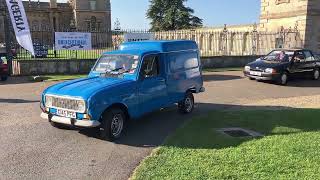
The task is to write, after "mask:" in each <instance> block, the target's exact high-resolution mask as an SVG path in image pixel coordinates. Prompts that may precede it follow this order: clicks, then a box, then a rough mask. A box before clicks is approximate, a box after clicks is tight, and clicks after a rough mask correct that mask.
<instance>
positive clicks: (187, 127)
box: [79, 103, 320, 149]
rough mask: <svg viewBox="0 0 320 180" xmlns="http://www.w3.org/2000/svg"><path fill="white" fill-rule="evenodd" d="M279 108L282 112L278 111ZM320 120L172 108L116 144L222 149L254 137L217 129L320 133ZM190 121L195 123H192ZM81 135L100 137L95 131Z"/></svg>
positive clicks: (211, 107) (273, 111)
mask: <svg viewBox="0 0 320 180" xmlns="http://www.w3.org/2000/svg"><path fill="white" fill-rule="evenodd" d="M279 109H282V110H281V111H277V110H279ZM226 110H227V111H226ZM208 114H209V115H208ZM318 117H320V110H300V109H289V108H286V107H274V106H273V107H271V106H264V107H263V106H236V105H224V104H203V103H201V104H198V105H197V108H196V109H195V111H194V112H193V113H192V114H190V115H181V114H179V113H178V112H177V108H175V107H173V108H169V109H166V110H162V111H158V112H154V113H151V114H149V115H146V116H145V117H143V118H141V119H139V120H133V121H129V122H128V123H127V127H126V130H125V132H124V134H123V136H122V137H121V138H120V139H119V140H117V141H116V142H115V143H116V144H123V145H128V146H135V147H156V146H159V145H164V146H173V147H180V148H199V149H213V148H215V149H220V148H227V147H233V146H238V145H240V144H241V143H243V142H246V141H250V140H252V139H253V138H250V137H246V138H233V137H229V136H226V135H225V134H220V133H218V132H217V131H216V129H217V128H228V127H241V128H245V129H249V130H254V131H257V132H260V133H262V134H265V135H267V136H268V135H281V134H282V135H284V134H292V133H297V132H305V131H306V132H308V131H318V130H320V121H319V119H318ZM190 119H193V120H192V121H189V120H190ZM79 132H80V133H81V134H84V135H86V136H89V137H95V138H98V137H97V133H96V131H95V130H93V129H84V130H80V131H79ZM168 136H170V138H168ZM164 142H165V143H164ZM163 143H164V144H163Z"/></svg>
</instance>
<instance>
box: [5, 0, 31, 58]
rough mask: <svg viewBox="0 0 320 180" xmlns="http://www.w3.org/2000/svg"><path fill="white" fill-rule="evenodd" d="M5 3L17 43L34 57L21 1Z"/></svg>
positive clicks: (12, 0) (10, 0) (14, 0)
mask: <svg viewBox="0 0 320 180" xmlns="http://www.w3.org/2000/svg"><path fill="white" fill-rule="evenodd" d="M6 2H7V6H8V11H9V14H10V18H11V22H12V26H13V29H14V32H15V34H16V39H17V41H18V43H19V44H20V45H21V46H22V47H23V48H24V49H26V50H28V51H29V52H30V53H31V54H32V55H34V48H33V44H32V39H31V33H30V29H29V24H28V20H27V16H26V12H25V10H24V7H23V4H22V0H6Z"/></svg>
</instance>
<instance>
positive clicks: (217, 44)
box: [156, 0, 320, 55]
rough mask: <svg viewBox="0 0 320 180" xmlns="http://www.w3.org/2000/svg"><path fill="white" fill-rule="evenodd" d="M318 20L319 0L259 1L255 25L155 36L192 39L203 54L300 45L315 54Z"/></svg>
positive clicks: (319, 49)
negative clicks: (257, 19) (258, 15)
mask: <svg viewBox="0 0 320 180" xmlns="http://www.w3.org/2000/svg"><path fill="white" fill-rule="evenodd" d="M319 22H320V3H319V0H261V15H260V21H259V22H257V23H256V24H251V25H236V26H226V27H207V28H201V29H196V30H191V31H175V32H161V33H156V38H157V39H192V40H196V41H197V42H198V44H199V47H200V50H201V52H202V54H203V55H206V54H208V55H249V54H265V53H267V52H268V51H270V50H272V49H274V48H278V47H283V48H292V47H304V48H308V49H311V50H313V51H314V52H316V53H318V54H319V53H320V23H319ZM181 34H182V35H181Z"/></svg>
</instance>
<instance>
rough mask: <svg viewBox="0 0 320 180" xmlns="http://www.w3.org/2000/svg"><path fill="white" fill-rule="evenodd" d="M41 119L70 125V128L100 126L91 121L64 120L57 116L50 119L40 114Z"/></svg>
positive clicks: (98, 123) (45, 114)
mask: <svg viewBox="0 0 320 180" xmlns="http://www.w3.org/2000/svg"><path fill="white" fill-rule="evenodd" d="M41 118H43V119H46V120H49V121H52V122H55V123H59V124H65V125H71V126H77V127H86V128H92V127H98V126H100V124H101V123H100V122H99V121H93V120H76V119H71V118H65V117H59V116H54V115H53V116H52V117H50V115H49V114H47V113H44V112H42V113H41Z"/></svg>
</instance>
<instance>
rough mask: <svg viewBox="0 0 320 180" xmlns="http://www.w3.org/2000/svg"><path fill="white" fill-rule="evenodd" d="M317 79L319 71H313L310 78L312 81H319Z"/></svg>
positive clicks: (319, 74) (319, 75)
mask: <svg viewBox="0 0 320 180" xmlns="http://www.w3.org/2000/svg"><path fill="white" fill-rule="evenodd" d="M319 77H320V71H319V69H315V70H314V71H313V77H312V79H313V80H319Z"/></svg>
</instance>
